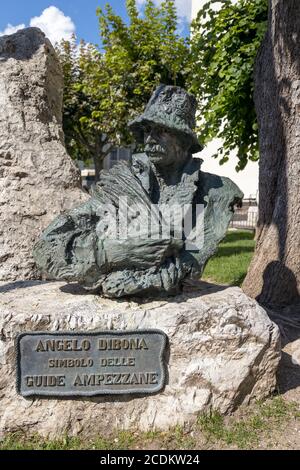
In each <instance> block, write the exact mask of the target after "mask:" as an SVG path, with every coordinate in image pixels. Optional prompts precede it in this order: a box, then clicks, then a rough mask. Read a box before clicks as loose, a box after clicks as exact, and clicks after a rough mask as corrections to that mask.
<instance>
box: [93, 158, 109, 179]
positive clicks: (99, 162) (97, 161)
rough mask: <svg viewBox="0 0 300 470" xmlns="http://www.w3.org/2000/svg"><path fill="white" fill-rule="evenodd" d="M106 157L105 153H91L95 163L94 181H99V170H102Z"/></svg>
mask: <svg viewBox="0 0 300 470" xmlns="http://www.w3.org/2000/svg"><path fill="white" fill-rule="evenodd" d="M105 157H106V153H101V152H97V154H94V155H93V160H94V165H95V182H97V181H99V176H100V171H101V170H103V162H104V158H105Z"/></svg>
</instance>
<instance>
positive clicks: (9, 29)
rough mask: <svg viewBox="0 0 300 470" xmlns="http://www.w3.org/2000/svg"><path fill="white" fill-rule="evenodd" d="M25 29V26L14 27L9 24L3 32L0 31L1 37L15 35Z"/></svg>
mask: <svg viewBox="0 0 300 470" xmlns="http://www.w3.org/2000/svg"><path fill="white" fill-rule="evenodd" d="M23 28H25V24H18V25H17V26H13V25H12V24H10V23H8V25H7V26H6V28H5V29H4V30H3V31H0V36H5V35H6V34H14V33H16V32H17V31H19V29H23Z"/></svg>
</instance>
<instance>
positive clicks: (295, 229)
mask: <svg viewBox="0 0 300 470" xmlns="http://www.w3.org/2000/svg"><path fill="white" fill-rule="evenodd" d="M255 106H256V112H257V117H258V123H259V140H260V163H259V165H260V166H259V180H260V181H259V221H258V228H257V234H256V251H255V254H254V258H253V261H252V263H251V265H250V268H249V271H248V274H247V277H246V279H245V281H244V284H243V289H244V291H245V292H246V293H247V294H248V295H250V296H251V297H254V298H256V299H257V300H258V301H259V302H260V303H262V304H265V305H270V306H271V305H272V306H275V305H277V306H280V305H287V304H293V303H298V302H299V300H300V298H299V289H300V187H299V185H300V1H299V0H269V26H268V32H267V35H266V37H265V40H264V42H263V44H262V47H261V49H260V51H259V54H258V57H257V61H256V68H255Z"/></svg>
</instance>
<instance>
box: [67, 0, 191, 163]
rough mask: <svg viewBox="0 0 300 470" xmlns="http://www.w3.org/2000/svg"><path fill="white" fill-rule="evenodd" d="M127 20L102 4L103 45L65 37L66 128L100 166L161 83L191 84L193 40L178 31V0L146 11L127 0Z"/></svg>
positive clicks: (71, 144)
mask: <svg viewBox="0 0 300 470" xmlns="http://www.w3.org/2000/svg"><path fill="white" fill-rule="evenodd" d="M126 7H127V14H128V23H125V22H124V21H123V19H122V18H121V17H120V16H118V15H117V14H115V12H114V11H113V9H112V8H111V6H110V5H106V7H105V10H101V9H100V8H99V9H98V10H97V15H98V19H99V31H100V38H101V42H102V47H103V48H102V49H101V50H100V49H99V48H97V47H95V46H92V45H86V44H84V43H82V44H81V46H80V49H79V52H78V50H77V48H76V45H75V43H74V42H73V43H72V42H71V43H70V42H67V41H63V42H62V43H61V44H60V46H59V47H58V53H59V57H60V60H61V62H62V65H63V69H64V76H65V95H64V130H65V135H66V144H67V147H68V149H69V151H70V153H71V155H72V156H73V157H75V158H78V157H79V156H80V158H81V159H87V158H88V157H89V156H93V158H94V161H95V165H96V169H97V170H98V171H99V170H100V168H101V163H102V161H103V159H104V158H105V156H106V155H107V153H108V152H109V151H110V150H111V148H112V146H116V145H128V144H130V143H131V142H132V136H131V134H130V133H129V131H128V128H127V123H128V121H130V120H131V119H132V118H133V117H134V116H135V115H136V114H137V113H139V112H141V111H142V110H143V108H144V107H145V104H146V103H147V101H148V100H149V98H150V96H151V93H152V92H153V90H154V88H155V87H156V86H157V85H158V84H159V83H166V84H173V85H180V86H183V87H184V86H186V78H187V77H186V73H185V71H186V70H187V63H188V60H189V46H188V42H187V41H186V40H185V39H183V38H182V37H180V36H179V34H178V32H177V15H176V8H175V5H174V1H173V0H164V1H163V2H162V3H161V5H160V7H156V6H155V4H154V2H153V1H152V0H147V1H146V4H145V9H144V14H143V16H141V15H139V12H138V9H137V6H136V0H127V1H126Z"/></svg>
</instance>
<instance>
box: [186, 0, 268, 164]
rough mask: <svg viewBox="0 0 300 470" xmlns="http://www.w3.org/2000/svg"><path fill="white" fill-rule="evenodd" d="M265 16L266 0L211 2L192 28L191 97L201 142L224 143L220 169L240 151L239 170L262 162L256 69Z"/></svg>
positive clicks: (266, 9) (204, 8)
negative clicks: (194, 98)
mask: <svg viewBox="0 0 300 470" xmlns="http://www.w3.org/2000/svg"><path fill="white" fill-rule="evenodd" d="M220 3H221V6H220V5H219V6H220V9H217V8H216V6H217V4H220ZM267 11H268V1H267V0H238V1H237V2H235V3H232V2H231V0H210V1H208V2H207V3H206V4H205V5H203V7H202V9H201V10H200V11H199V13H198V16H197V19H196V20H195V21H194V22H193V23H192V36H191V37H192V39H191V58H192V60H191V65H190V91H192V92H193V93H194V94H195V95H196V96H197V97H198V98H199V116H200V126H199V133H200V140H202V142H204V143H206V142H208V141H210V140H211V139H213V138H215V137H218V138H221V139H222V141H223V142H222V147H221V148H220V149H219V150H218V154H217V155H215V156H216V157H221V161H220V163H224V162H226V161H227V160H228V158H229V154H230V151H231V150H234V149H238V159H239V163H238V167H237V169H238V170H241V169H243V168H244V167H245V166H246V164H247V161H248V160H257V159H258V127H257V120H256V115H255V109H254V102H253V89H254V78H253V69H254V62H255V57H256V55H257V52H258V49H259V47H260V44H261V41H262V39H263V37H264V35H265V31H266V28H267Z"/></svg>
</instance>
